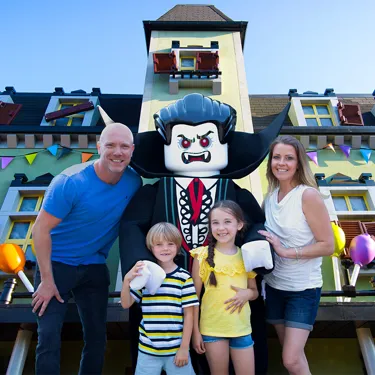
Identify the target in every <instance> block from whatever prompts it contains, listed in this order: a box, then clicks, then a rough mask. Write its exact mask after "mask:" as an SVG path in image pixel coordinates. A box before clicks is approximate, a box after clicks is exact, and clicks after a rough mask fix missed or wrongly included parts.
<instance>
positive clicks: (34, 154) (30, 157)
mask: <svg viewBox="0 0 375 375" xmlns="http://www.w3.org/2000/svg"><path fill="white" fill-rule="evenodd" d="M37 155H38V153H37V152H34V153H32V154H28V155H25V158H26V160H27V161H28V162H29V164H30V165H31V164H33V162H34V160H35V158H36V156H37Z"/></svg>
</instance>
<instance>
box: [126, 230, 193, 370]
mask: <svg viewBox="0 0 375 375" xmlns="http://www.w3.org/2000/svg"><path fill="white" fill-rule="evenodd" d="M181 241H182V238H181V234H180V232H179V231H178V229H177V228H176V227H175V226H174V225H172V224H169V223H158V224H156V225H154V226H153V227H152V228H151V229H150V231H149V232H148V234H147V237H146V245H147V248H148V249H149V250H150V251H151V252H152V254H153V255H154V256H155V258H156V260H157V263H158V264H159V266H160V267H161V268H163V270H164V271H165V273H166V278H165V279H164V281H163V283H162V285H161V286H160V288H159V289H158V290H157V292H156V293H155V294H154V295H151V294H150V293H149V291H148V290H147V288H144V289H142V290H138V291H136V290H133V289H131V288H130V282H131V281H132V280H133V279H134V278H135V277H136V276H139V275H141V274H142V272H141V271H142V268H143V267H144V266H145V264H144V262H142V261H139V262H137V263H136V264H135V266H134V267H133V268H132V269H131V270H130V271H129V272H128V273H127V274H126V275H125V277H124V283H123V286H122V290H121V305H122V307H123V308H125V309H126V308H129V307H130V306H131V305H132V304H133V303H134V301H136V302H137V303H140V304H141V308H142V321H141V324H140V326H139V334H140V335H139V346H138V361H137V367H136V371H135V375H153V374H160V372H161V370H162V369H164V370H165V371H166V373H167V375H180V374H181V375H192V374H194V370H193V367H192V365H191V361H190V356H189V344H190V339H191V334H192V330H193V306H195V305H198V304H199V302H198V298H197V295H196V292H195V288H194V283H193V280H192V278H191V275H190V274H189V272H187V271H185V270H184V269H182V268H181V267H179V266H177V265H176V263H175V262H174V258H175V257H176V255H177V253H178V252H179V251H180V247H181Z"/></svg>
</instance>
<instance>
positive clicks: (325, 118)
mask: <svg viewBox="0 0 375 375" xmlns="http://www.w3.org/2000/svg"><path fill="white" fill-rule="evenodd" d="M289 96H290V101H291V104H292V105H291V106H290V110H289V118H290V120H291V122H292V124H293V125H294V126H313V127H317V126H324V127H331V126H337V125H339V124H340V122H339V117H338V107H337V106H338V103H339V101H338V99H337V97H336V94H335V93H334V92H333V89H326V91H325V93H324V94H318V93H316V92H311V91H308V92H304V93H303V94H298V93H297V90H295V89H293V90H289Z"/></svg>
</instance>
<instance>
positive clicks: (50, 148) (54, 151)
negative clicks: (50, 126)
mask: <svg viewBox="0 0 375 375" xmlns="http://www.w3.org/2000/svg"><path fill="white" fill-rule="evenodd" d="M58 147H59V146H58V145H52V146H49V147H47V150H48V151H49V152H50V153H51V154H52V155H53V156H56V155H57V149H58Z"/></svg>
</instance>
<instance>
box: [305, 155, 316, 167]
mask: <svg viewBox="0 0 375 375" xmlns="http://www.w3.org/2000/svg"><path fill="white" fill-rule="evenodd" d="M306 155H307V156H308V157H309V158H310V159H311V160H312V161H313V162H314V163H315V164H316V165H317V166H318V167H319V164H318V153H317V151H310V152H306Z"/></svg>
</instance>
